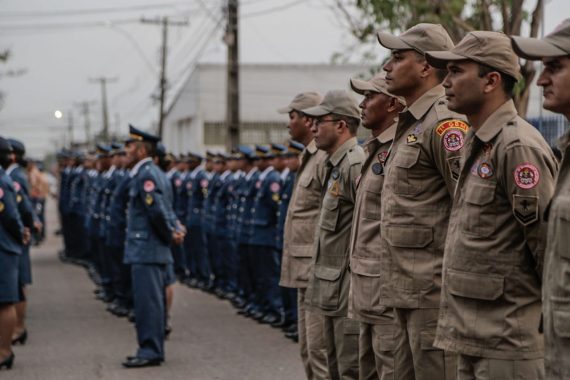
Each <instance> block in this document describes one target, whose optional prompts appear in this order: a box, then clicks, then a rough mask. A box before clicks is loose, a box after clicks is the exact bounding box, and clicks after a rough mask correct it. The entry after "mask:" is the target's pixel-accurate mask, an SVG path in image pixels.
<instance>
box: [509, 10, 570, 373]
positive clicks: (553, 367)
mask: <svg viewBox="0 0 570 380" xmlns="http://www.w3.org/2000/svg"><path fill="white" fill-rule="evenodd" d="M512 46H513V48H514V50H515V52H516V53H517V54H518V55H520V56H521V57H522V58H525V59H533V60H535V59H542V62H543V63H544V70H543V71H542V73H541V74H540V76H539V78H538V81H537V83H538V85H539V86H542V87H543V88H544V108H546V109H547V110H550V111H552V112H557V113H561V114H563V115H564V116H566V118H567V119H568V120H570V19H567V20H565V21H564V22H563V23H562V24H561V25H560V26H558V27H557V28H555V31H554V32H552V33H551V34H549V35H548V36H546V37H545V38H544V39H542V40H538V39H534V38H522V37H512ZM560 150H561V151H562V153H563V159H562V163H561V164H560V172H559V173H558V177H557V179H556V186H555V189H554V196H553V198H552V201H551V203H550V206H549V207H548V208H547V212H546V214H545V217H546V219H547V220H548V234H547V244H546V255H545V260H544V276H543V285H542V289H543V290H542V302H543V314H544V344H545V354H544V364H545V368H546V378H547V379H553V380H554V379H555V380H562V379H570V360H568V358H569V357H570V276H569V275H568V273H570V131H569V132H567V133H566V134H565V135H564V136H562V138H561V139H560Z"/></svg>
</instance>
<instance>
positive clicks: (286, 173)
mask: <svg viewBox="0 0 570 380" xmlns="http://www.w3.org/2000/svg"><path fill="white" fill-rule="evenodd" d="M290 172H291V170H290V169H289V168H285V169H283V171H282V172H281V180H282V181H285V178H287V176H288V175H289V173H290Z"/></svg>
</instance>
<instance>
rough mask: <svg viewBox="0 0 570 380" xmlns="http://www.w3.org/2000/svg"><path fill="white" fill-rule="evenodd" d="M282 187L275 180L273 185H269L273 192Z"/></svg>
mask: <svg viewBox="0 0 570 380" xmlns="http://www.w3.org/2000/svg"><path fill="white" fill-rule="evenodd" d="M280 189H281V186H279V184H278V183H277V182H273V183H272V184H271V185H269V190H271V192H272V193H277V192H279V190H280Z"/></svg>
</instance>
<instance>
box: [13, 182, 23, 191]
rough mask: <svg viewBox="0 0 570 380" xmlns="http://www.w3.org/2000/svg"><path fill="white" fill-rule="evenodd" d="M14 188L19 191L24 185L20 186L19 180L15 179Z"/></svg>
mask: <svg viewBox="0 0 570 380" xmlns="http://www.w3.org/2000/svg"><path fill="white" fill-rule="evenodd" d="M13 183H14V190H16V193H19V192H20V190H21V189H22V187H21V186H20V183H19V182H16V181H14V182H13Z"/></svg>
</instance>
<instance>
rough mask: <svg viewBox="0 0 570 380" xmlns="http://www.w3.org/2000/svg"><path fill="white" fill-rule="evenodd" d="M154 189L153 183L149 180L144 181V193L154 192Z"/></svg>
mask: <svg viewBox="0 0 570 380" xmlns="http://www.w3.org/2000/svg"><path fill="white" fill-rule="evenodd" d="M154 188H155V186H154V182H152V181H151V180H150V179H149V180H147V181H144V184H143V189H144V191H146V192H147V193H150V192H151V191H153V190H154Z"/></svg>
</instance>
